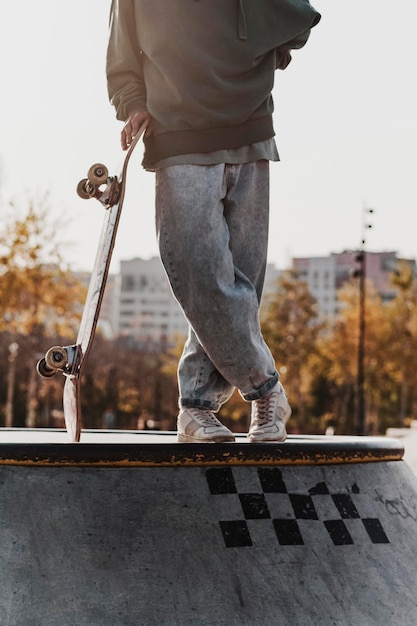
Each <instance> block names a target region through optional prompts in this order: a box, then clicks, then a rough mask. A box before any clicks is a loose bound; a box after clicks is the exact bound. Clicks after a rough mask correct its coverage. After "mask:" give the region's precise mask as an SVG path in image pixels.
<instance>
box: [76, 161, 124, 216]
mask: <svg viewBox="0 0 417 626" xmlns="http://www.w3.org/2000/svg"><path fill="white" fill-rule="evenodd" d="M104 185H105V187H104V189H103V188H102V187H103V186H104ZM120 187H121V185H120V182H119V181H118V179H117V176H109V171H108V169H107V167H106V166H105V165H103V164H102V163H95V164H94V165H92V166H91V167H90V169H89V170H88V174H87V178H83V179H82V180H80V182H79V183H78V185H77V194H78V196H79V197H80V198H82V199H83V200H89V199H90V198H96V200H98V201H99V202H101V204H102V205H103V206H104V208H105V209H109V208H110V207H112V206H114V205H115V204H117V202H118V201H119V197H120Z"/></svg>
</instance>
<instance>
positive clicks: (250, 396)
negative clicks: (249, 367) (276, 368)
mask: <svg viewBox="0 0 417 626" xmlns="http://www.w3.org/2000/svg"><path fill="white" fill-rule="evenodd" d="M278 380H279V375H278V372H275V373H274V375H273V376H272V378H270V379H269V380H267V381H266V383H264V384H263V385H262V387H259V389H257V390H256V391H252V392H251V393H245V394H242V398H243V399H244V400H246V402H252V401H253V400H259V398H263V397H264V396H266V395H267V394H268V393H269V392H270V391H271V389H272V388H273V387H275V385H276V384H277V382H278Z"/></svg>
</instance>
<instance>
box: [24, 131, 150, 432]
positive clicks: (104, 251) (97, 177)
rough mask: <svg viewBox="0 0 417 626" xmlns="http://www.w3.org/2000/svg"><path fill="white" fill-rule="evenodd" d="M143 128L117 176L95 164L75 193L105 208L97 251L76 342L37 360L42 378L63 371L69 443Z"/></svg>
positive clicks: (76, 428)
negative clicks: (129, 171)
mask: <svg viewBox="0 0 417 626" xmlns="http://www.w3.org/2000/svg"><path fill="white" fill-rule="evenodd" d="M145 129H146V124H143V125H142V126H141V128H140V129H139V131H138V133H137V134H136V135H135V137H134V139H133V141H132V143H131V145H130V147H129V150H128V152H127V154H126V157H125V160H124V162H123V167H122V171H121V174H120V176H119V177H117V176H109V172H108V169H107V167H106V166H105V165H103V164H102V163H96V164H94V165H92V166H91V167H90V169H89V170H88V174H87V178H83V179H82V180H80V182H79V183H78V186H77V194H78V195H79V196H80V197H81V198H83V199H85V200H87V199H90V198H96V199H97V200H98V201H99V202H100V203H101V204H102V205H103V206H104V208H105V210H106V213H105V216H104V220H103V225H102V228H101V234H100V239H99V242H98V246H97V254H96V258H95V262H94V267H93V271H92V273H91V277H90V283H89V286H88V291H87V297H86V300H85V305H84V310H83V314H82V317H81V323H80V328H79V331H78V335H77V339H76V342H75V344H74V345H69V346H53V347H52V348H50V349H49V350H48V351H47V352H46V353H45V356H44V357H43V358H41V359H40V360H39V361H38V363H37V366H36V369H37V371H38V374H39V375H40V376H42V377H43V378H50V377H51V376H55V374H57V373H58V372H62V373H63V374H64V376H65V384H64V391H63V407H64V417H65V426H66V429H67V432H68V435H69V437H70V439H71V441H72V442H79V441H80V437H81V429H82V415H81V401H80V400H81V397H80V382H81V373H82V368H83V365H84V363H85V361H86V359H87V357H88V353H89V351H90V349H91V346H92V344H93V341H94V335H95V332H96V327H97V322H98V318H99V314H100V308H101V303H102V300H103V295H104V290H105V287H106V282H107V276H108V273H109V267H110V261H111V256H112V252H113V248H114V243H115V240H116V234H117V227H118V225H119V220H120V215H121V212H122V208H123V200H124V196H125V188H126V173H127V167H128V164H129V160H130V157H131V156H132V153H133V150H134V149H135V146H136V145H137V143H138V141H139V139H140V138H141V137H142V135H143V133H144V131H145Z"/></svg>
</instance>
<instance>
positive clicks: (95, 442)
mask: <svg viewBox="0 0 417 626" xmlns="http://www.w3.org/2000/svg"><path fill="white" fill-rule="evenodd" d="M403 455H404V447H403V445H402V443H401V442H399V441H398V440H396V439H391V438H387V437H343V436H336V437H326V436H290V437H289V438H288V439H287V441H286V442H285V443H263V444H249V443H248V442H247V439H246V437H245V436H240V435H238V436H237V438H236V442H235V443H232V444H231V443H219V444H179V443H177V442H176V434H175V433H173V432H149V431H102V430H99V431H83V435H82V443H80V444H73V443H67V435H66V432H65V431H64V430H46V429H33V430H31V429H0V465H32V466H50V467H55V466H67V467H68V466H84V467H175V466H181V467H184V466H190V467H201V466H213V465H258V466H259V465H329V464H340V463H372V462H380V461H399V460H401V459H402V458H403Z"/></svg>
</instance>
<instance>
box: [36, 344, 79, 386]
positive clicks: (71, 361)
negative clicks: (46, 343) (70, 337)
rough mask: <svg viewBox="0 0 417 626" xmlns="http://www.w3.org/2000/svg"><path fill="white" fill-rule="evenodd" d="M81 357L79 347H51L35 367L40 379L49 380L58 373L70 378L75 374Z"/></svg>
mask: <svg viewBox="0 0 417 626" xmlns="http://www.w3.org/2000/svg"><path fill="white" fill-rule="evenodd" d="M80 357H81V346H77V345H74V346H53V347H52V348H49V350H48V351H47V352H46V354H45V356H44V357H42V359H40V360H39V361H38V363H37V365H36V369H37V372H38V374H39V375H40V376H42V378H51V377H52V376H55V374H57V373H58V372H62V373H63V374H64V375H65V376H71V375H72V374H74V373H75V372H76V369H77V367H78V364H79V362H80Z"/></svg>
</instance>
